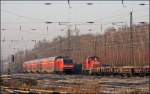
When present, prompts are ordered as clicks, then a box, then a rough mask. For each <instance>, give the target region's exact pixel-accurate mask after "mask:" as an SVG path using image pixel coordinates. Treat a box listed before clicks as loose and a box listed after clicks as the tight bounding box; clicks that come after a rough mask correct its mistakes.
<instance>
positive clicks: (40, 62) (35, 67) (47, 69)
mask: <svg viewBox="0 0 150 94" xmlns="http://www.w3.org/2000/svg"><path fill="white" fill-rule="evenodd" d="M73 69H74V64H73V60H72V59H70V58H68V57H60V56H56V57H49V58H42V59H36V60H31V61H26V62H24V63H23V72H28V73H29V72H32V73H55V72H57V73H63V72H67V73H71V72H73Z"/></svg>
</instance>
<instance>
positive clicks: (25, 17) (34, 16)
mask: <svg viewBox="0 0 150 94" xmlns="http://www.w3.org/2000/svg"><path fill="white" fill-rule="evenodd" d="M48 2H49V3H52V4H51V5H45V4H44V3H48ZM89 2H90V1H71V2H70V6H71V8H69V6H68V3H67V1H1V28H2V29H6V30H2V31H1V36H2V37H1V40H4V39H5V40H6V41H1V42H2V56H4V57H6V56H7V55H8V54H12V53H14V52H16V51H18V50H25V49H28V48H32V47H33V45H34V44H35V42H33V41H31V40H42V39H43V38H46V39H47V40H52V39H53V38H55V37H56V36H66V35H65V31H61V29H64V30H66V29H67V28H66V26H65V25H58V23H57V22H72V24H80V25H77V27H78V29H79V30H80V34H86V33H93V34H96V33H102V32H101V31H100V26H101V24H102V25H103V32H104V30H105V29H106V28H107V27H109V26H112V22H125V24H127V25H129V12H130V11H131V10H132V11H133V23H134V24H137V23H138V22H143V21H145V22H148V21H149V5H145V6H140V5H139V4H140V3H145V4H149V2H148V1H142V0H141V1H125V2H124V5H125V6H124V7H123V5H122V4H121V1H105V2H104V1H93V2H92V3H93V5H87V4H86V3H89ZM46 21H51V22H55V23H52V24H49V25H48V32H47V29H46V28H47V25H46V24H45V23H44V22H46ZM88 21H94V22H95V23H94V24H93V25H87V24H85V23H86V22H88ZM20 26H21V31H20V30H19V29H20ZM72 28H74V27H73V26H72ZM32 29H36V30H32ZM88 29H92V31H88ZM22 37H23V40H24V41H22ZM9 40H20V41H16V42H11V41H9ZM14 48H15V49H14Z"/></svg>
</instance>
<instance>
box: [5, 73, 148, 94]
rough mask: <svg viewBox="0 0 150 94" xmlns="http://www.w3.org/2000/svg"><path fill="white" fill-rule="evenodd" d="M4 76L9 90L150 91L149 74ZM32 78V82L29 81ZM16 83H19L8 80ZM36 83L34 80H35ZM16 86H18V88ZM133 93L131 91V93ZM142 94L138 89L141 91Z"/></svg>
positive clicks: (50, 93) (42, 93)
mask: <svg viewBox="0 0 150 94" xmlns="http://www.w3.org/2000/svg"><path fill="white" fill-rule="evenodd" d="M6 78H7V77H4V81H5V82H6V83H7V84H6V83H5V85H4V86H3V87H4V90H5V91H7V92H22V93H23V92H24V93H25V94H30V93H32V92H34V93H37V94H45V93H48V94H53V93H54V94H55V93H58V94H68V93H69V94H78V93H81V92H84V93H85V94H87V93H88V94H89V92H90V94H91V93H92V94H96V92H97V94H99V93H102V94H111V93H113V94H114V93H115V94H123V93H119V92H122V91H128V92H129V91H137V90H138V92H148V93H139V94H149V93H150V92H149V88H148V87H149V84H148V83H149V78H147V77H130V78H127V77H126V78H125V77H124V78H120V77H101V76H83V75H56V74H13V75H11V76H8V78H7V79H6ZM27 82H28V83H27ZM8 83H15V84H13V85H12V84H8ZM33 83H34V84H33ZM14 87H15V88H14ZM129 94H130V93H129ZM137 94H138V93H137Z"/></svg>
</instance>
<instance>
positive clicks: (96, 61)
mask: <svg viewBox="0 0 150 94" xmlns="http://www.w3.org/2000/svg"><path fill="white" fill-rule="evenodd" d="M101 63H102V62H101V61H100V58H99V57H96V56H92V57H89V58H87V59H86V61H85V62H84V63H83V73H84V74H97V73H99V71H100V67H101Z"/></svg>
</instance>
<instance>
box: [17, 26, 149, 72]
mask: <svg viewBox="0 0 150 94" xmlns="http://www.w3.org/2000/svg"><path fill="white" fill-rule="evenodd" d="M148 28H149V24H146V23H145V24H139V25H134V26H133V32H132V34H133V40H131V32H130V28H129V27H127V26H125V27H122V28H119V29H117V30H116V29H114V28H113V27H110V28H108V29H106V30H105V33H104V34H98V35H92V34H85V35H79V36H78V35H72V36H71V37H70V38H69V40H68V38H67V37H57V38H55V39H54V40H53V41H51V42H48V41H42V42H39V43H37V44H36V45H35V47H34V48H33V49H32V50H27V51H25V52H18V53H16V54H15V67H16V68H15V69H16V70H17V71H20V70H21V65H22V63H23V62H24V61H28V60H32V59H37V58H42V57H50V56H60V55H61V56H62V55H63V56H70V57H71V58H73V60H74V62H75V63H82V62H84V60H85V59H86V58H87V57H89V56H93V55H96V56H99V57H100V58H101V61H102V62H103V63H106V64H110V65H113V66H130V65H134V66H143V65H148V63H149V62H148V61H149V60H148V59H149V58H148V56H149V49H148V48H149V46H148V43H149V29H148ZM132 50H133V51H132ZM132 52H133V53H132Z"/></svg>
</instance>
